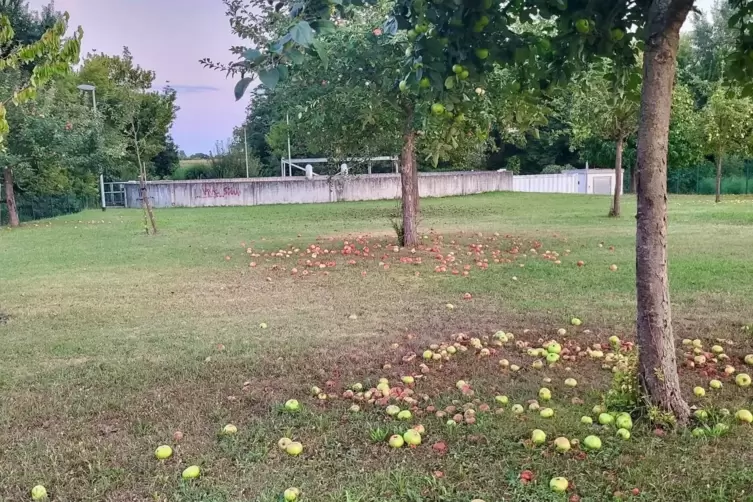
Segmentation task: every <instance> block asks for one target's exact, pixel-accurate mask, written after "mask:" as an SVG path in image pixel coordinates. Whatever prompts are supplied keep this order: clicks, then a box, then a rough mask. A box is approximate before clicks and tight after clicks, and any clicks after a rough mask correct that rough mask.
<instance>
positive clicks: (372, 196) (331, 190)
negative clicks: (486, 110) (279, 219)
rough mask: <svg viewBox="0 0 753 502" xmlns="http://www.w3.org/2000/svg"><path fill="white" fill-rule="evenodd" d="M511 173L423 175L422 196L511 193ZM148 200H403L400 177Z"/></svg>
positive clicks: (158, 203) (134, 185)
mask: <svg viewBox="0 0 753 502" xmlns="http://www.w3.org/2000/svg"><path fill="white" fill-rule="evenodd" d="M125 189H126V207H140V205H141V198H140V197H141V196H140V194H139V184H138V182H135V181H131V182H128V183H125ZM512 189H513V184H512V174H511V173H509V172H496V171H477V172H462V171H461V172H449V173H419V175H418V192H419V195H420V196H421V197H446V196H450V195H468V194H474V193H483V192H499V191H506V190H512ZM148 192H149V197H150V198H151V200H152V204H153V205H154V207H209V206H256V205H262V204H305V203H316V202H340V201H358V200H380V199H396V198H399V197H400V176H399V175H397V174H370V175H358V176H345V177H341V176H335V177H332V178H330V177H324V176H322V177H316V178H314V179H306V178H304V177H292V178H250V179H245V178H244V179H232V180H195V181H150V182H148Z"/></svg>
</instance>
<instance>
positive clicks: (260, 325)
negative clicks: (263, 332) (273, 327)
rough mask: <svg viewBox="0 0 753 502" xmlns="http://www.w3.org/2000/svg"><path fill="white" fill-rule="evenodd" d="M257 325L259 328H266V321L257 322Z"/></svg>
mask: <svg viewBox="0 0 753 502" xmlns="http://www.w3.org/2000/svg"><path fill="white" fill-rule="evenodd" d="M259 327H260V328H261V329H267V323H265V322H262V323H259Z"/></svg>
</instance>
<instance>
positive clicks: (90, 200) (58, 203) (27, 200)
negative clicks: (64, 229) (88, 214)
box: [0, 194, 100, 225]
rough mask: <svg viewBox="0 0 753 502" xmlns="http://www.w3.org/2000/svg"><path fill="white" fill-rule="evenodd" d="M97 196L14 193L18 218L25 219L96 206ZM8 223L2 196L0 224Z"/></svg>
mask: <svg viewBox="0 0 753 502" xmlns="http://www.w3.org/2000/svg"><path fill="white" fill-rule="evenodd" d="M99 205H100V202H99V197H98V196H96V195H94V196H79V195H36V196H28V195H24V194H17V195H16V207H17V209H18V219H19V220H20V221H21V222H22V223H23V222H25V221H34V220H41V219H44V218H54V217H55V216H61V215H65V214H72V213H78V212H80V211H83V210H84V209H93V208H98V207H99ZM7 224H8V207H7V205H6V203H5V198H4V196H3V197H1V198H0V225H7Z"/></svg>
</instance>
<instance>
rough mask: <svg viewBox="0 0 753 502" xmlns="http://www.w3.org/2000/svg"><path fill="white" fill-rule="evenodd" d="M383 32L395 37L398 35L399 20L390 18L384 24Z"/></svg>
mask: <svg viewBox="0 0 753 502" xmlns="http://www.w3.org/2000/svg"><path fill="white" fill-rule="evenodd" d="M382 30H383V31H384V32H385V33H386V34H388V35H395V34H396V33H397V19H395V17H394V16H393V17H390V18H389V19H388V20H387V21H385V22H384V25H383V26H382Z"/></svg>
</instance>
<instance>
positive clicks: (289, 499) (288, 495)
mask: <svg viewBox="0 0 753 502" xmlns="http://www.w3.org/2000/svg"><path fill="white" fill-rule="evenodd" d="M300 495H301V490H299V489H298V488H288V489H287V490H285V491H284V492H283V494H282V496H283V498H284V499H285V501H286V502H295V501H296V500H298V497H299V496H300Z"/></svg>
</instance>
